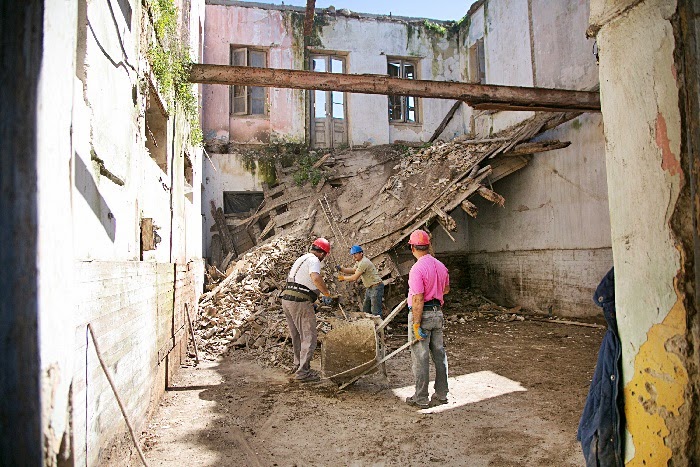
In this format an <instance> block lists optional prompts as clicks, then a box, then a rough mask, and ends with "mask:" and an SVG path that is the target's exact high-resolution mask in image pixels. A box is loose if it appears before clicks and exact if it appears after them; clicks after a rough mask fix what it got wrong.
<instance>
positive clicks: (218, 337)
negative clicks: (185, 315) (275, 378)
mask: <svg viewBox="0 0 700 467" xmlns="http://www.w3.org/2000/svg"><path fill="white" fill-rule="evenodd" d="M308 246H309V240H308V239H306V238H299V237H295V236H285V237H280V238H276V239H273V240H271V241H269V242H267V243H264V244H261V245H259V246H257V247H255V248H253V249H252V250H250V251H248V252H247V253H246V254H244V255H243V256H242V257H241V258H240V259H239V260H238V261H237V262H236V263H235V265H234V266H233V267H231V268H229V270H230V273H229V274H228V276H226V277H225V278H223V279H222V276H224V274H222V273H221V272H220V271H218V270H216V269H215V268H210V269H209V270H208V277H209V278H211V280H212V283H210V284H209V285H208V286H209V287H210V288H211V290H210V291H209V292H207V293H205V294H203V295H202V297H201V299H200V303H199V319H198V321H197V324H196V329H195V334H197V338H198V339H197V340H198V342H200V344H199V345H200V349H201V350H203V351H204V353H205V358H209V359H214V358H216V357H217V356H219V355H221V354H223V353H225V352H226V351H227V350H229V349H233V348H240V349H245V350H247V351H249V352H252V353H253V354H254V355H255V356H256V357H257V358H258V360H259V361H260V362H261V363H263V364H270V365H275V366H283V367H284V366H287V367H288V366H291V358H292V357H291V355H292V354H291V341H289V340H288V336H289V332H288V330H287V322H286V319H285V317H284V314H283V312H282V306H281V303H280V300H279V295H280V292H281V290H282V288H283V285H284V282H285V280H286V274H287V272H288V271H289V269H290V268H291V266H292V264H293V263H294V261H295V260H296V259H297V258H298V257H299V256H301V255H302V254H304V253H305V252H306V251H307V250H308ZM217 281H218V283H217ZM319 318H320V319H319V322H320V325H319V331H321V332H327V331H328V330H330V324H329V321H328V320H327V319H324V318H323V317H322V316H319Z"/></svg>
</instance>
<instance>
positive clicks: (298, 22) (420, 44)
mask: <svg viewBox="0 0 700 467" xmlns="http://www.w3.org/2000/svg"><path fill="white" fill-rule="evenodd" d="M316 14H317V16H316V20H315V24H314V30H313V37H312V38H311V40H310V42H311V49H310V52H312V53H319V54H334V55H337V56H341V57H344V58H345V59H346V70H345V72H346V73H353V74H359V73H370V74H379V75H386V74H387V57H393V58H403V59H408V60H413V61H416V62H417V78H418V79H425V80H438V81H448V80H449V81H462V80H463V73H462V64H461V55H460V50H459V47H458V43H457V35H456V34H454V33H453V32H451V31H448V30H447V29H446V28H445V27H444V26H442V25H438V24H436V23H435V24H432V23H431V26H428V25H426V23H425V20H422V19H413V20H412V19H410V18H401V19H398V18H388V17H377V16H373V15H363V14H357V13H353V12H350V11H347V10H339V11H337V12H336V11H335V9H332V8H329V9H323V10H321V9H318V10H317V13H316ZM303 18H304V13H303V9H298V8H297V9H295V8H293V7H286V6H276V5H271V6H269V7H266V6H264V5H262V4H255V5H248V6H246V5H245V4H242V3H237V2H231V3H229V2H225V1H219V2H212V3H210V4H208V5H207V24H206V38H205V43H206V46H205V53H204V61H205V63H209V64H219V65H229V64H231V62H230V60H231V58H230V54H231V49H232V48H235V47H237V46H240V47H251V48H254V49H257V50H262V51H265V52H267V57H268V64H267V66H268V67H270V68H286V69H297V70H300V69H304V56H305V55H304V50H303V43H304V38H303V29H302V23H303ZM266 92H267V115H248V116H246V115H231V109H230V107H231V105H230V87H229V86H220V85H204V90H203V94H204V100H203V108H204V117H203V123H204V125H203V127H204V132H205V140H206V141H207V143H208V144H209V145H213V146H216V145H218V144H227V143H229V142H236V143H269V142H272V143H275V142H279V141H286V142H303V141H304V139H305V137H306V127H307V125H308V122H307V121H306V119H307V115H306V107H307V102H306V101H305V99H307V98H308V95H309V94H308V93H306V92H304V91H301V90H291V89H274V88H269V89H267V91H266ZM345 104H346V109H345V110H346V116H347V125H348V136H349V138H348V142H349V143H350V144H351V145H362V144H365V143H369V144H387V143H391V142H394V141H428V140H429V139H430V137H431V136H432V134H433V132H434V131H435V129H436V128H437V127H438V126H439V124H440V122H441V121H442V119H443V117H444V116H445V115H446V114H447V112H448V111H449V109H450V108H451V106H452V104H453V102H451V101H446V100H442V99H419V103H418V119H419V122H418V123H398V124H390V123H389V121H388V118H387V115H388V108H387V106H388V101H387V97H386V96H380V95H365V94H346V95H345ZM370 116H374V117H370ZM378 116H381V118H375V117H378ZM463 133H464V127H463V123H462V119H461V118H457V119H454V121H452V122H450V124H449V125H448V126H447V128H446V129H445V131H444V132H443V134H442V138H443V139H449V138H451V137H454V136H458V135H461V134H463ZM219 152H221V151H219Z"/></svg>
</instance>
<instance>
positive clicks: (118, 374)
mask: <svg viewBox="0 0 700 467" xmlns="http://www.w3.org/2000/svg"><path fill="white" fill-rule="evenodd" d="M202 265H203V263H202V262H198V263H190V266H187V265H175V264H165V263H154V262H144V261H131V262H105V261H93V262H79V263H76V282H77V288H76V302H77V303H78V306H77V310H78V315H77V317H76V318H77V320H76V321H77V322H76V326H75V328H74V332H73V333H72V334H71V335H72V336H74V341H73V346H74V349H75V352H74V356H75V362H74V367H75V370H74V376H73V388H72V401H73V408H74V409H73V426H74V430H75V431H74V449H75V461H76V465H86V464H87V465H99V463H100V462H101V460H104V459H103V458H104V455H105V454H106V453H108V452H109V448H110V445H111V443H112V442H113V441H114V440H115V439H116V438H119V437H120V435H121V434H122V433H124V432H125V431H126V424H125V422H124V419H123V417H122V415H121V413H120V411H119V407H118V405H117V402H116V399H115V397H114V394H113V393H112V389H111V388H110V386H109V383H108V382H107V379H106V377H105V376H104V373H103V371H102V368H101V367H100V363H99V361H98V360H97V355H96V352H95V345H94V343H93V341H92V338H91V337H90V335H89V332H88V330H87V324H88V323H91V325H92V327H93V329H94V331H95V334H96V338H97V343H98V345H99V348H100V351H101V353H102V356H103V358H104V360H105V363H106V364H107V366H108V367H109V368H110V370H111V371H112V374H113V375H114V377H115V382H116V384H117V387H118V388H119V391H120V397H121V399H122V402H123V403H124V405H125V407H126V410H127V412H128V413H129V417H130V418H131V421H132V423H133V424H134V429H135V430H136V432H137V433H139V432H141V428H142V427H143V424H144V422H145V421H146V417H147V416H148V415H149V411H150V410H152V409H153V408H154V407H155V405H156V404H157V403H158V401H159V399H160V397H161V396H162V394H163V391H164V390H165V385H166V384H167V381H168V380H169V377H170V376H172V371H173V370H174V369H177V368H178V367H179V364H180V363H182V362H183V361H184V358H185V357H186V339H185V337H186V332H187V327H186V326H187V322H186V317H185V315H184V312H185V304H188V307H190V306H191V304H192V303H194V300H195V298H196V295H197V293H198V292H197V289H196V282H198V280H197V279H196V276H197V275H201V274H203V271H202ZM190 310H192V309H191V308H190ZM190 313H193V311H190ZM191 316H192V315H191ZM86 443H87V445H86Z"/></svg>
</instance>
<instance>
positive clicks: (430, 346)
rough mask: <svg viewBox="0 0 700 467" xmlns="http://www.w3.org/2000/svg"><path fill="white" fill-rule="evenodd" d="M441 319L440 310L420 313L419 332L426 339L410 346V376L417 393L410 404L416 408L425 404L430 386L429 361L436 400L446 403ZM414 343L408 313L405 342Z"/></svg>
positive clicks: (445, 368) (411, 324)
mask: <svg viewBox="0 0 700 467" xmlns="http://www.w3.org/2000/svg"><path fill="white" fill-rule="evenodd" d="M443 324H444V318H443V316H442V310H423V319H422V320H421V328H423V331H425V333H426V334H428V337H426V338H425V339H423V340H422V341H418V342H416V343H415V344H413V345H412V346H411V360H412V362H413V376H414V378H415V380H416V392H415V394H414V395H413V400H414V401H416V403H417V404H420V405H425V404H427V403H428V383H429V382H430V357H432V359H433V363H434V364H435V394H434V395H433V397H435V398H436V399H439V400H443V401H444V400H447V392H448V388H447V354H446V353H445V345H444V341H443V332H442V327H443ZM413 339H415V337H414V335H413V313H408V341H409V342H412V341H413Z"/></svg>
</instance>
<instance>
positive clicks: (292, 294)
mask: <svg viewBox="0 0 700 467" xmlns="http://www.w3.org/2000/svg"><path fill="white" fill-rule="evenodd" d="M280 298H282V300H289V301H290V302H310V301H311V297H309V296H308V295H307V294H305V293H302V292H297V291H296V290H285V291H284V292H282V295H281V297H280Z"/></svg>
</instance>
